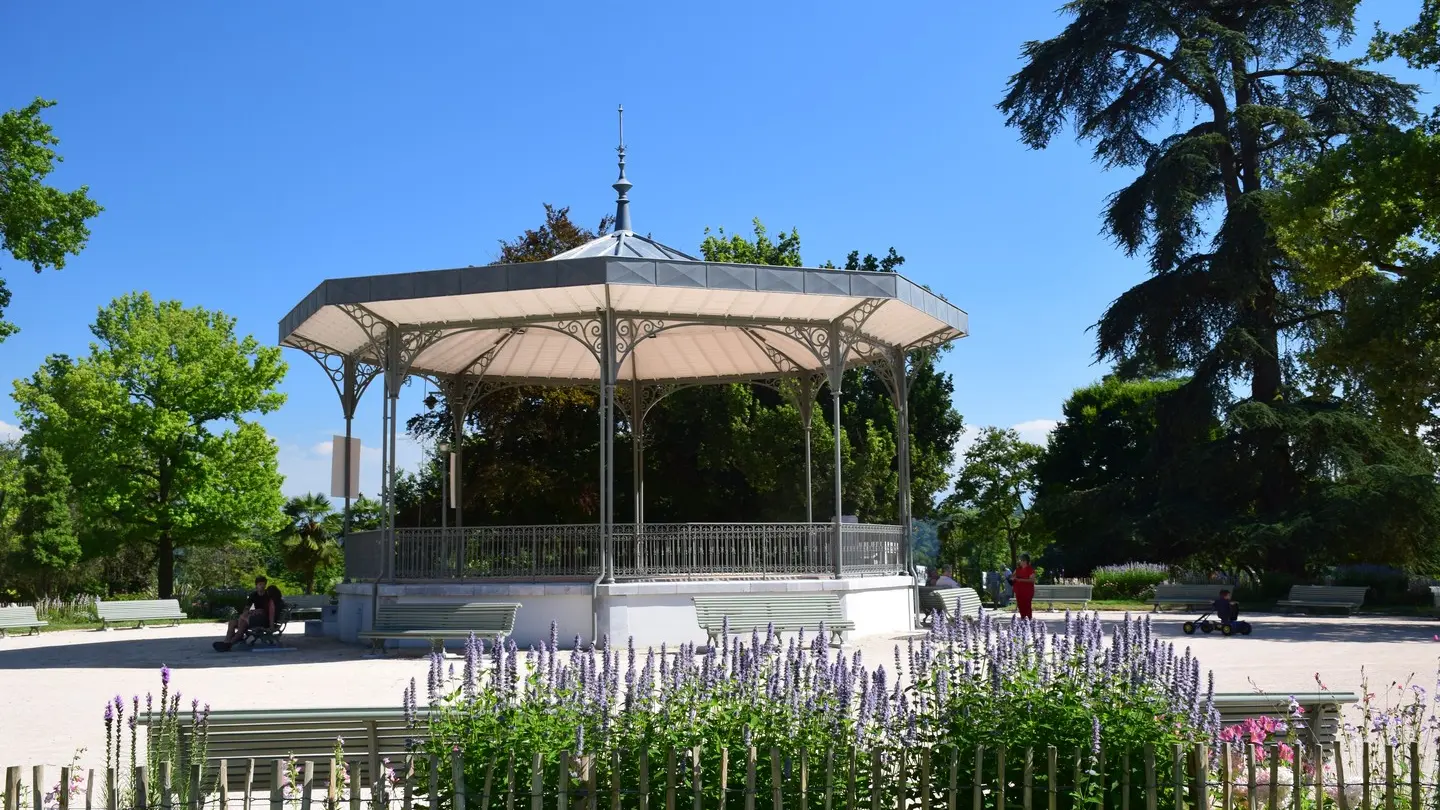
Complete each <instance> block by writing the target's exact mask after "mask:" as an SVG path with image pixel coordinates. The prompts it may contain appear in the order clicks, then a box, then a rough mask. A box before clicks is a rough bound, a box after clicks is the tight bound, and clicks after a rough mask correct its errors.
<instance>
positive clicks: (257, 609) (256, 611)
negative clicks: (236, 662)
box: [212, 576, 281, 652]
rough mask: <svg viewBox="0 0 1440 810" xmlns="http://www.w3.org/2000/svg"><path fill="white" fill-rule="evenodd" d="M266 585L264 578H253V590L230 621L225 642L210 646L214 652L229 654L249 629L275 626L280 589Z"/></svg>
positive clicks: (279, 601) (279, 602)
mask: <svg viewBox="0 0 1440 810" xmlns="http://www.w3.org/2000/svg"><path fill="white" fill-rule="evenodd" d="M266 585H267V582H266V579H265V577H263V576H262V577H256V578H255V590H253V591H251V592H250V593H249V594H248V595H246V597H245V609H244V610H242V611H241V612H240V615H239V616H238V617H236V618H234V619H231V620H230V627H229V629H228V630H227V631H226V632H225V640H224V641H217V642H215V643H214V645H212V646H214V647H215V651H216V652H229V651H230V648H231V647H233V646H235V642H236V641H239V640H240V639H242V638H244V637H245V631H246V630H248V629H249V628H251V627H270V626H272V625H274V624H275V617H276V616H277V615H278V614H279V613H280V604H281V596H280V589H279V588H277V587H275V586H274V585H270V586H269V587H266Z"/></svg>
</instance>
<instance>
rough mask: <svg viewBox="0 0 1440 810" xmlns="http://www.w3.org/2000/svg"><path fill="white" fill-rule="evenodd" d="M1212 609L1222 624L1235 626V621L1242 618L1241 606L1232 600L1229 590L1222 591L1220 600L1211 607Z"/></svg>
mask: <svg viewBox="0 0 1440 810" xmlns="http://www.w3.org/2000/svg"><path fill="white" fill-rule="evenodd" d="M1210 609H1211V610H1212V611H1214V613H1215V618H1217V619H1219V620H1220V623H1221V624H1234V623H1235V620H1236V619H1238V618H1240V605H1239V603H1238V602H1234V601H1232V600H1231V599H1230V591H1229V590H1228V589H1227V590H1222V591H1220V598H1219V599H1216V600H1215V602H1214V603H1213V604H1211V605H1210Z"/></svg>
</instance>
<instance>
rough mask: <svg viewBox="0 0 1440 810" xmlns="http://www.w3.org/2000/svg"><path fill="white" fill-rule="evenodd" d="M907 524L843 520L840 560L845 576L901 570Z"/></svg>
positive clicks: (881, 573)
mask: <svg viewBox="0 0 1440 810" xmlns="http://www.w3.org/2000/svg"><path fill="white" fill-rule="evenodd" d="M904 539H905V527H903V526H891V525H889V524H885V523H842V524H840V564H841V570H842V571H844V573H845V575H846V576H852V577H865V576H881V575H884V574H898V573H900V572H902V571H903V570H904V569H905V561H904V559H903V548H904V543H903V541H904Z"/></svg>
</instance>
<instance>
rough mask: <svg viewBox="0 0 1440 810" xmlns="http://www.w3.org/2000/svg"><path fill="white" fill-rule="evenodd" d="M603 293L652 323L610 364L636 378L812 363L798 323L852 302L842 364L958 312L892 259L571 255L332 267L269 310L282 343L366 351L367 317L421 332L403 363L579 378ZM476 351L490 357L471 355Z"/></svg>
mask: <svg viewBox="0 0 1440 810" xmlns="http://www.w3.org/2000/svg"><path fill="white" fill-rule="evenodd" d="M608 239H610V237H603V238H602V240H597V242H599V241H604V240H608ZM615 241H616V243H618V244H620V245H622V246H623V245H624V243H626V242H629V239H623V240H615ZM636 241H637V242H639V243H640V244H654V243H650V242H649V240H645V241H644V242H640V240H639V239H638V238H637V239H636ZM592 245H595V243H593V242H592V243H591V244H590V245H585V246H582V247H581V248H577V249H576V250H575V251H571V253H572V254H574V253H577V252H580V251H584V250H586V249H587V248H590V247H591V246H592ZM661 247H662V248H663V246H661ZM665 250H666V251H669V250H670V249H668V248H667V249H665ZM673 252H674V253H678V251H673ZM680 255H683V254H680ZM607 307H608V308H610V309H612V310H613V311H614V312H615V313H616V317H617V319H622V320H623V319H629V320H631V321H632V322H644V321H649V322H650V323H651V324H654V325H656V326H659V327H661V328H660V330H659V331H656V332H655V333H654V335H653V337H649V338H647V339H644V340H640V341H638V342H637V343H636V345H635V348H634V351H633V352H631V353H630V354H629V355H628V356H627V357H625V359H624V360H623V362H622V363H621V366H620V375H619V376H620V379H625V380H628V379H640V380H645V381H684V380H704V379H716V380H719V379H743V378H755V377H766V376H775V375H777V374H782V373H789V372H795V371H802V370H814V371H820V370H822V369H823V363H822V362H821V361H820V359H819V358H817V357H816V356H815V354H814V352H813V351H812V350H811V348H810V347H809V346H807V345H806V342H805V341H804V340H803V339H802V338H799V337H797V336H796V335H797V334H798V333H797V329H800V330H803V329H804V328H806V327H813V326H824V325H828V324H830V323H832V322H836V321H837V320H839V319H842V318H844V317H845V316H846V314H847V313H850V312H852V311H856V310H857V308H859V311H862V312H865V313H866V314H868V317H866V318H865V319H864V321H863V323H861V324H860V326H859V330H858V331H859V332H860V333H861V334H863V335H864V336H866V338H868V340H867V341H866V342H865V343H863V344H859V345H855V346H852V347H851V349H850V352H849V356H847V360H846V362H847V364H851V365H854V364H861V363H863V362H865V360H866V358H867V357H868V356H869V354H872V353H873V352H874V350H877V349H880V348H888V347H901V348H918V347H922V346H932V345H938V344H940V343H944V342H947V341H950V340H954V339H956V338H959V337H963V336H964V335H965V334H966V333H967V320H968V317H967V315H966V314H965V312H964V311H962V310H961V309H959V308H958V307H956V306H954V305H953V304H950V303H949V302H947V301H945V300H943V299H941V298H940V297H939V296H937V295H935V294H933V293H931V292H929V291H927V290H925V289H924V288H922V287H920V286H919V285H917V284H915V283H913V282H911V281H909V280H908V279H906V278H904V277H903V276H900V275H897V274H895V273H881V272H866V271H845V270H827V269H815V268H799V267H770V266H754V265H740V264H725V263H717V262H704V261H694V260H681V259H673V258H658V257H635V256H625V255H619V256H616V255H598V256H596V255H581V256H579V257H575V258H562V257H557V258H556V259H553V260H551V261H547V262H531V263H524V264H510V265H490V266H485V267H461V268H455V269H451V270H430V271H424V272H414V273H396V274H387V275H376V276H360V277H354V278H338V279H330V280H327V281H324V282H322V283H321V284H320V285H319V286H318V287H316V288H315V290H314V291H313V292H311V293H310V294H309V295H307V296H305V298H304V299H303V300H301V302H300V303H299V304H297V305H296V306H295V308H294V309H292V310H291V311H290V314H288V315H286V316H285V318H284V319H283V320H281V322H280V343H281V344H282V345H285V346H292V347H296V348H301V349H307V350H310V351H318V352H321V353H325V354H336V355H351V356H354V357H356V358H357V359H360V360H362V361H364V362H370V363H374V364H377V365H378V364H381V363H382V361H383V355H382V353H383V350H384V348H383V346H382V345H379V344H378V343H377V342H376V341H375V340H374V335H375V332H376V329H375V321H378V322H380V323H381V324H383V325H384V326H385V327H393V328H396V329H398V330H399V331H401V332H410V333H412V334H423V335H424V337H425V339H424V341H423V348H420V350H419V351H418V353H417V354H416V355H415V356H414V358H413V360H412V361H411V363H410V369H409V371H410V373H411V374H430V375H453V374H467V373H478V372H479V371H482V370H483V372H484V376H485V377H487V378H489V379H501V378H503V379H515V380H527V379H533V380H536V381H555V382H563V381H571V382H589V381H596V380H598V379H599V376H600V371H599V366H598V364H597V362H596V359H595V355H594V353H593V352H592V351H591V349H590V348H589V346H588V345H587V343H586V342H585V341H584V338H585V333H586V330H587V326H586V324H585V321H586V319H593V318H594V317H595V314H596V312H597V311H600V310H604V309H606V308H607ZM577 338H580V339H577ZM871 341H873V342H871ZM416 345H417V346H420V345H421V343H416ZM487 353H489V354H490V355H491V356H489V357H488V358H486V362H487V363H488V367H486V368H484V369H479V368H477V367H476V364H477V362H478V361H480V360H481V359H482V358H484V357H485V356H486V355H487Z"/></svg>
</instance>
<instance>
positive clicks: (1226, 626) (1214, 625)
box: [1180, 613, 1250, 636]
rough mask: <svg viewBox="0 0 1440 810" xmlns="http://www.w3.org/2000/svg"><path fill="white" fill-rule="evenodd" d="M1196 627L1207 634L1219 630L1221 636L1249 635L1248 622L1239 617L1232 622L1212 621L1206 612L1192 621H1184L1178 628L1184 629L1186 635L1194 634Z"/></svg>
mask: <svg viewBox="0 0 1440 810" xmlns="http://www.w3.org/2000/svg"><path fill="white" fill-rule="evenodd" d="M1197 627H1198V628H1200V632H1202V633H1207V634H1208V633H1213V632H1215V631H1216V630H1219V631H1220V635H1222V636H1233V635H1235V634H1236V633H1239V634H1240V635H1242V636H1248V635H1250V623H1249V622H1247V621H1243V620H1240V619H1236V620H1235V621H1234V622H1212V621H1210V614H1209V613H1206V614H1205V615H1204V616H1201V617H1200V618H1198V619H1195V620H1194V621H1189V622H1185V623H1184V624H1182V625H1180V629H1181V630H1184V631H1185V635H1187V636H1193V635H1195V628H1197Z"/></svg>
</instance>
